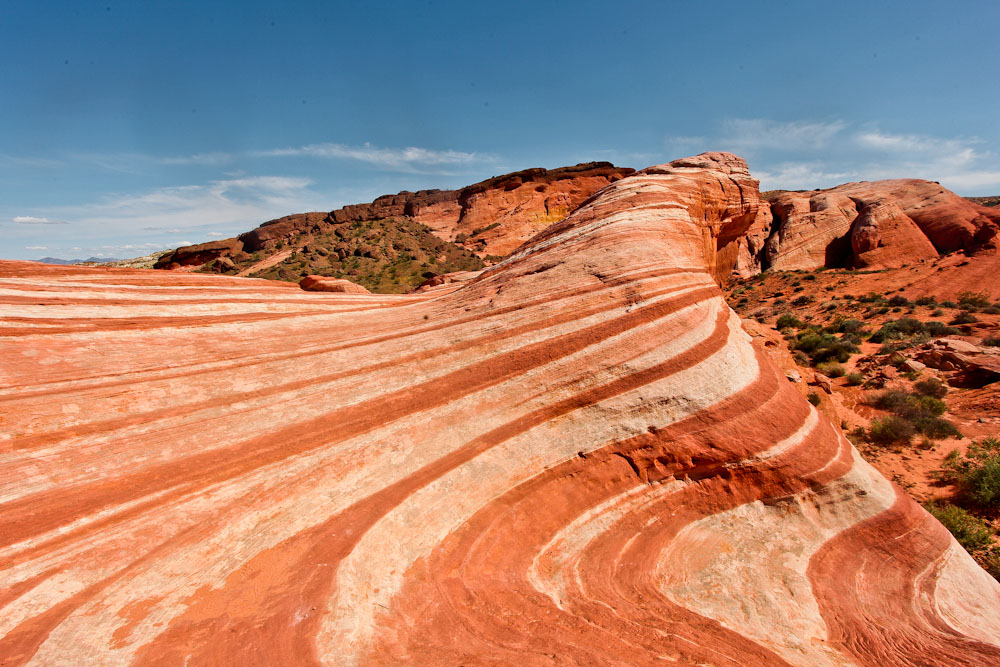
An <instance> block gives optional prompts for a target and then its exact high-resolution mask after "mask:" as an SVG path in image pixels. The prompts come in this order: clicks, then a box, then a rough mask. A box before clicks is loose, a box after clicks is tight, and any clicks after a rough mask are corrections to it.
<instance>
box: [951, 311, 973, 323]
mask: <svg viewBox="0 0 1000 667" xmlns="http://www.w3.org/2000/svg"><path fill="white" fill-rule="evenodd" d="M978 321H979V320H978V319H976V316H975V315H973V314H972V313H966V312H962V313H959V314H958V315H956V316H955V317H954V318H952V320H951V322H949V324H975V323H976V322H978Z"/></svg>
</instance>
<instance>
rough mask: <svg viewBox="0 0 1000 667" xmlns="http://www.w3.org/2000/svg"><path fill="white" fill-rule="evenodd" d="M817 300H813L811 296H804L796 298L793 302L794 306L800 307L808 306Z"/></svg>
mask: <svg viewBox="0 0 1000 667" xmlns="http://www.w3.org/2000/svg"><path fill="white" fill-rule="evenodd" d="M815 300H816V299H814V298H812V297H811V296H805V295H803V296H799V297H795V299H794V300H793V301H792V305H793V306H798V307H802V306H808V305H809V304H810V303H812V302H813V301H815Z"/></svg>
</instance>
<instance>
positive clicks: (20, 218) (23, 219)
mask: <svg viewBox="0 0 1000 667" xmlns="http://www.w3.org/2000/svg"><path fill="white" fill-rule="evenodd" d="M10 221H11V222H13V223H17V224H19V225H65V224H66V223H65V222H63V221H61V220H49V219H48V218H38V217H35V216H33V215H15V216H14V217H13V218H11V219H10Z"/></svg>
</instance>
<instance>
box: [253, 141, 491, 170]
mask: <svg viewBox="0 0 1000 667" xmlns="http://www.w3.org/2000/svg"><path fill="white" fill-rule="evenodd" d="M251 155H252V156H253V157H315V158H332V159H345V160H357V161H360V162H366V163H368V164H372V165H375V166H377V167H384V168H391V169H401V170H415V169H421V168H424V169H425V168H427V167H440V166H446V165H463V164H474V163H480V162H493V161H495V158H493V157H491V156H487V155H480V154H478V153H465V152H462V151H454V150H445V151H437V150H431V149H428V148H418V147H416V146H409V147H407V148H378V147H376V146H372V145H371V144H368V143H365V144H363V145H361V146H347V145H344V144H334V143H324V144H309V145H306V146H299V147H297V148H277V149H272V150H266V151H254V152H252V153H251Z"/></svg>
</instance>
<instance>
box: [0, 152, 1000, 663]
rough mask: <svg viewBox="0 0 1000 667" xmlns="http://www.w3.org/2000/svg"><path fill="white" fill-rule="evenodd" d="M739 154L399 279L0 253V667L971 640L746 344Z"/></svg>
mask: <svg viewBox="0 0 1000 667" xmlns="http://www.w3.org/2000/svg"><path fill="white" fill-rule="evenodd" d="M758 204H759V202H758V199H757V184H756V182H755V181H754V180H752V179H751V178H750V176H749V174H748V172H747V169H746V164H745V163H744V162H743V161H742V160H740V159H738V158H735V157H734V156H731V155H727V154H707V155H702V156H698V157H696V158H689V159H686V160H679V161H675V162H673V163H671V164H669V165H661V166H658V167H652V168H650V169H647V170H645V171H642V172H639V173H637V174H635V175H633V176H630V177H628V178H625V179H622V180H620V181H619V182H617V183H616V184H615V185H614V186H613V187H611V188H608V189H607V190H605V191H604V192H602V193H601V194H600V195H599V196H597V197H595V198H594V199H592V200H591V201H589V202H587V203H585V204H584V205H583V206H581V207H580V208H579V209H578V210H577V211H576V212H575V213H574V214H573V215H572V216H570V217H569V218H568V219H566V220H564V221H563V222H561V223H558V224H556V225H554V226H552V227H550V228H549V229H547V230H546V231H545V232H544V233H542V234H540V235H539V236H537V237H535V238H534V239H533V240H532V241H530V242H529V243H528V244H526V245H525V246H523V247H522V248H520V249H519V250H518V251H517V252H515V253H514V254H513V255H512V256H511V257H510V258H508V259H507V260H505V261H504V262H502V263H500V264H498V265H497V266H495V267H492V268H491V269H488V270H487V271H485V272H484V273H482V274H481V275H480V276H479V277H478V278H475V279H473V280H471V281H466V282H457V283H452V284H445V285H440V286H438V287H436V288H433V289H432V290H430V291H428V292H426V293H423V294H419V295H410V296H399V297H393V296H384V295H382V296H379V295H349V294H325V293H306V292H302V291H301V290H299V289H298V288H297V287H296V286H294V285H291V286H290V287H292V288H293V289H292V290H289V289H287V288H284V287H277V286H270V285H267V284H262V283H259V282H256V283H255V282H247V281H241V280H238V279H232V278H212V277H201V278H193V277H191V276H190V275H182V276H177V275H175V274H171V273H165V272H155V273H140V272H112V271H110V270H105V271H97V270H93V269H92V270H90V271H87V270H82V269H71V268H61V269H56V268H52V269H49V270H48V271H47V272H46V273H38V272H37V271H36V269H35V268H33V267H29V266H28V265H24V264H0V270H2V273H0V290H2V291H0V295H2V296H0V303H2V304H3V306H2V307H3V308H4V309H5V311H6V313H8V314H11V315H12V317H9V318H8V320H7V321H6V323H5V324H4V325H3V328H2V329H0V336H2V337H3V338H2V339H0V340H2V341H3V343H2V345H3V349H2V357H0V358H2V359H3V360H4V365H3V372H4V385H5V388H4V389H2V390H0V401H2V405H3V409H4V412H3V414H4V421H3V424H2V428H3V433H4V437H5V439H4V440H3V441H2V442H3V443H4V444H5V447H6V451H5V453H4V454H3V458H2V473H3V474H0V499H2V505H0V549H2V551H0V564H2V565H0V567H2V570H0V576H2V583H3V588H2V590H3V591H4V592H3V594H2V596H0V604H2V605H3V606H2V609H0V629H2V633H0V634H2V635H3V639H2V640H0V656H2V658H3V659H2V662H3V663H4V664H22V663H25V662H29V661H33V663H34V664H43V665H49V664H129V663H135V664H142V665H158V664H164V665H166V664H170V665H175V664H189V665H219V664H240V665H265V664H266V665H275V664H296V665H301V664H319V663H326V664H337V665H344V664H385V665H389V664H414V665H455V664H491V665H501V664H519V665H543V664H544V665H548V664H553V663H555V664H592V665H607V664H628V665H647V664H648V665H653V664H663V663H665V662H666V663H669V662H671V661H677V662H683V663H694V664H706V665H782V664H797V665H843V664H867V665H888V664H915V663H923V664H935V665H960V664H961V665H968V664H997V662H998V661H1000V586H998V585H997V583H996V582H995V581H994V580H992V579H991V578H990V577H989V576H988V575H987V574H986V573H985V572H983V571H982V570H981V569H979V568H978V567H977V566H976V565H975V564H974V562H973V561H972V559H971V558H970V557H969V556H968V555H967V554H966V553H965V552H963V551H962V550H961V549H960V548H959V547H958V545H957V544H956V542H955V541H954V540H953V539H952V537H951V536H950V534H949V533H948V532H947V531H946V530H945V529H944V528H943V527H942V526H940V525H939V524H938V523H936V522H935V520H934V519H933V518H931V517H930V516H929V515H928V514H927V513H926V512H925V511H924V510H923V509H921V508H920V507H919V506H918V505H916V504H915V503H914V502H913V501H912V500H910V499H909V498H908V497H907V496H906V495H905V494H904V493H903V492H902V491H900V490H899V489H897V488H895V487H893V486H892V485H891V484H890V483H889V482H887V481H886V480H885V479H884V478H882V477H881V476H880V475H879V474H878V473H876V472H875V471H874V470H873V469H872V468H871V467H870V466H868V465H867V464H866V463H864V461H862V460H861V459H860V458H859V456H858V454H857V452H856V451H855V450H854V449H853V448H852V447H851V445H850V443H849V442H848V441H847V440H845V439H844V437H843V436H842V435H841V434H840V433H839V432H838V431H837V429H836V428H834V427H833V426H832V425H831V424H830V423H829V422H828V421H827V420H826V418H824V417H822V416H821V415H819V413H817V412H816V411H815V409H813V408H812V407H811V406H810V405H809V404H808V403H807V402H806V401H805V400H804V399H803V397H802V395H801V394H800V393H799V391H798V389H797V388H796V386H795V385H793V384H792V383H790V382H788V380H787V379H786V378H785V377H784V375H783V374H782V373H781V372H780V371H778V370H777V368H776V367H775V366H774V365H773V364H772V362H771V361H770V360H769V359H768V357H767V355H766V354H765V353H764V352H763V351H762V350H761V349H759V348H755V347H754V346H753V345H752V344H751V343H750V338H749V336H748V335H747V334H746V333H745V332H744V331H743V330H742V329H741V327H740V321H739V318H738V317H736V315H735V314H734V313H733V312H732V311H730V310H729V308H728V307H727V306H726V304H725V303H724V301H723V299H722V296H721V292H720V291H719V289H718V287H717V286H716V284H715V281H714V280H713V278H712V274H713V272H715V271H717V270H718V268H719V266H720V259H719V255H720V252H718V250H717V249H719V248H726V247H728V246H729V244H730V243H732V242H733V239H736V238H738V237H739V236H740V235H742V234H744V233H745V232H746V230H747V228H748V227H749V226H750V225H751V224H752V223H753V221H754V219H755V217H756V214H757V208H758Z"/></svg>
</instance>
